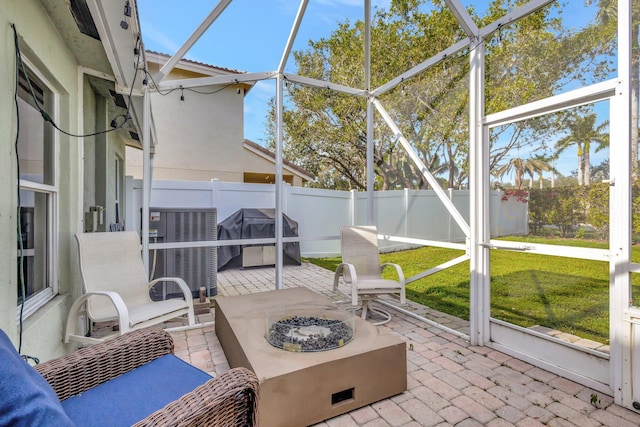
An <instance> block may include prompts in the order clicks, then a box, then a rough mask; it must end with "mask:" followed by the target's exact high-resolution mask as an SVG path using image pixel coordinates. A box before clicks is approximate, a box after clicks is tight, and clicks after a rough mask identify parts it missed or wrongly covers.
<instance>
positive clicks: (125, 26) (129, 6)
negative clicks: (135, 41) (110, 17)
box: [120, 0, 131, 30]
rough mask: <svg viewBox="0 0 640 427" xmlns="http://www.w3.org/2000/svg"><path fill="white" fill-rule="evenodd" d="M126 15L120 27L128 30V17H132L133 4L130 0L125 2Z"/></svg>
mask: <svg viewBox="0 0 640 427" xmlns="http://www.w3.org/2000/svg"><path fill="white" fill-rule="evenodd" d="M124 16H125V18H124V19H123V20H122V21H120V28H122V29H123V30H128V29H129V23H128V22H127V17H131V4H130V3H129V0H127V1H126V3H125V4H124Z"/></svg>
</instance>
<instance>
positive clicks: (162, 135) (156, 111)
mask: <svg viewBox="0 0 640 427" xmlns="http://www.w3.org/2000/svg"><path fill="white" fill-rule="evenodd" d="M168 59H169V57H168V56H165V55H160V54H157V53H153V52H147V61H148V69H149V72H150V73H151V75H155V74H157V72H158V71H159V70H160V66H161V65H162V64H163V63H164V62H166V61H167V60H168ZM234 73H236V74H237V73H238V71H235V70H226V69H223V68H218V67H214V66H210V65H206V64H200V63H197V62H192V61H184V60H183V61H180V62H179V63H178V66H177V67H176V68H174V70H173V71H171V73H169V74H168V75H167V77H166V78H165V79H166V80H177V79H186V78H194V77H208V76H216V75H224V74H234ZM250 88H251V87H250V86H248V85H246V84H231V85H228V86H222V87H221V86H203V87H198V88H195V89H193V90H191V89H184V90H181V89H178V90H174V91H172V92H168V91H166V92H163V93H157V92H155V93H153V94H152V97H151V104H152V107H153V116H154V120H155V126H156V130H157V134H158V143H157V147H156V150H155V153H154V154H153V179H154V180H181V181H209V180H212V179H218V180H220V181H223V182H244V180H245V173H251V174H261V175H264V176H267V175H274V174H275V161H274V160H272V159H270V158H269V157H268V156H265V155H263V154H261V153H256V150H253V149H251V148H247V145H246V144H245V143H244V96H245V93H246V92H247V91H249V90H250ZM181 97H182V98H183V100H182V99H181ZM126 157H127V169H126V173H127V175H130V176H132V177H134V178H135V179H141V178H142V152H140V151H139V150H135V149H132V148H127V155H126ZM283 174H284V175H285V176H287V175H288V177H287V179H288V180H289V181H290V183H291V184H292V185H294V186H301V185H302V184H303V182H304V181H306V180H309V176H308V174H305V173H304V172H303V171H297V170H295V169H290V170H286V167H285V171H284V172H283Z"/></svg>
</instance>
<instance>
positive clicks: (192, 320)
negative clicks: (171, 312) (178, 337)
mask: <svg viewBox="0 0 640 427" xmlns="http://www.w3.org/2000/svg"><path fill="white" fill-rule="evenodd" d="M158 282H174V283H175V284H176V285H178V287H179V288H180V291H181V292H182V295H184V300H185V302H186V303H187V305H188V306H189V312H188V313H187V318H188V322H189V326H191V325H194V324H195V323H196V319H195V314H194V312H193V296H192V295H191V289H189V286H187V282H185V281H184V279H182V278H181V277H160V278H158V279H154V280H152V281H151V282H149V284H148V285H147V288H148V289H151V288H152V287H153V285H155V284H156V283H158Z"/></svg>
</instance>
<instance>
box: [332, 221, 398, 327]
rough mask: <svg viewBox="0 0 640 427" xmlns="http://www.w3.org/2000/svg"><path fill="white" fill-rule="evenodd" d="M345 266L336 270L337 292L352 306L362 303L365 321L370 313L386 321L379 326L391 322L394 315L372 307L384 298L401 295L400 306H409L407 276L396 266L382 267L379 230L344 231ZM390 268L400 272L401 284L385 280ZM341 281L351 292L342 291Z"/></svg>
mask: <svg viewBox="0 0 640 427" xmlns="http://www.w3.org/2000/svg"><path fill="white" fill-rule="evenodd" d="M340 236H341V240H340V242H341V245H340V246H341V252H342V264H340V265H339V266H338V268H337V269H336V273H335V275H334V280H333V290H334V291H336V290H338V291H341V292H343V293H345V294H346V295H347V296H348V297H350V298H351V304H352V305H354V306H357V305H358V300H359V299H360V300H361V301H362V318H363V319H366V318H367V310H371V311H373V312H375V313H378V314H379V315H381V316H383V317H384V320H382V321H379V322H375V324H376V325H382V324H384V323H387V322H388V321H390V320H391V314H389V312H387V311H385V310H382V309H381V308H379V307H372V306H370V305H369V303H370V302H371V301H373V300H375V299H377V298H378V296H379V295H381V294H398V293H399V294H400V304H405V303H406V294H405V283H404V274H403V273H402V269H401V268H400V266H399V265H397V264H393V263H384V264H380V252H379V251H378V231H377V229H376V227H365V226H360V227H341V229H340ZM386 266H392V267H394V268H395V269H396V273H397V275H398V280H397V281H396V280H389V279H383V278H382V270H383V269H384V267H386ZM340 277H343V279H344V282H345V283H348V284H351V292H350V293H346V292H344V291H342V290H341V289H339V287H338V285H339V281H340Z"/></svg>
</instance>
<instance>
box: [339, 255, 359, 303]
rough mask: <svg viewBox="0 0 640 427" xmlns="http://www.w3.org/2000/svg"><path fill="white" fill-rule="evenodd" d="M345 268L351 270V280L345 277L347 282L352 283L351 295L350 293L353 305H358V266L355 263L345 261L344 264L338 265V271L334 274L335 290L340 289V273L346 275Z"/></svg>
mask: <svg viewBox="0 0 640 427" xmlns="http://www.w3.org/2000/svg"><path fill="white" fill-rule="evenodd" d="M345 268H346V269H347V270H348V272H349V279H350V280H349V281H347V280H346V277H345V283H351V295H350V296H351V305H358V286H357V284H358V275H357V274H356V268H355V267H354V266H353V264H349V263H348V262H343V263H342V264H340V265H338V267H337V268H336V272H335V274H334V276H333V290H334V291H336V290H338V282H339V281H340V275H342V276H344V273H343V271H342V270H344V269H345ZM341 292H342V291H341ZM343 293H344V292H343ZM345 295H346V293H345ZM347 296H349V295H347Z"/></svg>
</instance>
